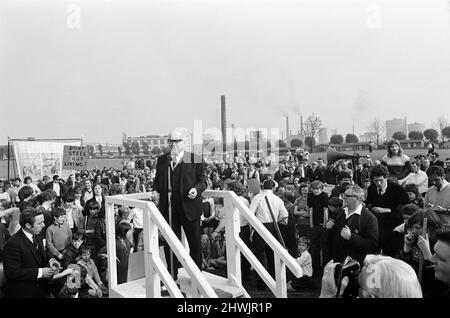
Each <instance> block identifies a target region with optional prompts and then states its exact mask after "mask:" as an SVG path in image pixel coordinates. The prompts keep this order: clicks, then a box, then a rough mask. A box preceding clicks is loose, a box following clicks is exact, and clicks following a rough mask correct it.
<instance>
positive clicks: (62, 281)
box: [49, 258, 78, 298]
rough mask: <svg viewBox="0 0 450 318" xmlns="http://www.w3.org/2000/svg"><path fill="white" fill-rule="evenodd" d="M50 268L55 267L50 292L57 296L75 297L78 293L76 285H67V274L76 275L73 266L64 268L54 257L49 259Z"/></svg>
mask: <svg viewBox="0 0 450 318" xmlns="http://www.w3.org/2000/svg"><path fill="white" fill-rule="evenodd" d="M49 265H50V268H51V269H53V273H54V274H53V276H52V278H51V280H50V293H51V295H52V296H53V297H55V298H74V297H75V295H76V294H77V293H78V288H77V286H76V285H70V283H69V285H70V286H68V285H67V279H68V277H67V276H70V275H76V274H75V269H74V268H73V267H68V268H66V269H65V270H63V271H62V272H61V270H62V267H61V264H60V263H59V262H58V261H57V260H56V259H54V258H51V259H50V260H49Z"/></svg>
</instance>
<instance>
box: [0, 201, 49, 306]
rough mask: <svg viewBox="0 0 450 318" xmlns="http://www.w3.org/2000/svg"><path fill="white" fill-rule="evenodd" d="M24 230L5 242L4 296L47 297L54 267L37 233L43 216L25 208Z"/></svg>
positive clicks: (21, 222)
mask: <svg viewBox="0 0 450 318" xmlns="http://www.w3.org/2000/svg"><path fill="white" fill-rule="evenodd" d="M19 223H20V226H21V229H20V230H19V231H18V232H17V233H16V234H14V235H13V236H12V237H11V238H10V239H9V240H8V241H7V242H6V244H5V249H4V271H5V278H6V282H5V297H7V298H44V297H47V296H48V295H49V281H48V279H49V278H50V277H52V275H53V270H52V269H51V268H49V267H48V266H47V258H46V255H45V251H44V246H43V244H42V239H41V238H39V236H38V234H39V233H40V232H41V230H42V229H43V228H44V215H43V214H42V213H39V212H38V211H37V210H36V209H35V208H31V207H29V208H26V209H25V210H24V211H23V212H22V213H21V215H20V221H19Z"/></svg>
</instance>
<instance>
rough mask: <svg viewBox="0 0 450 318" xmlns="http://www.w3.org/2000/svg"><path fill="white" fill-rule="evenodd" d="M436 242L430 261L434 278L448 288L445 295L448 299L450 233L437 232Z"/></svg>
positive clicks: (449, 289)
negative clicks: (432, 264) (432, 265)
mask: <svg viewBox="0 0 450 318" xmlns="http://www.w3.org/2000/svg"><path fill="white" fill-rule="evenodd" d="M436 239H437V242H436V244H434V254H433V256H432V257H431V261H432V262H433V263H434V276H435V277H436V279H438V280H440V281H441V282H443V283H444V284H445V285H447V286H448V290H447V293H446V295H443V296H446V297H447V298H449V297H450V231H438V232H437V233H436Z"/></svg>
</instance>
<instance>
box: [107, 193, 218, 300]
mask: <svg viewBox="0 0 450 318" xmlns="http://www.w3.org/2000/svg"><path fill="white" fill-rule="evenodd" d="M150 198H151V194H150V193H136V194H130V195H120V196H111V197H106V198H105V202H106V220H105V221H106V231H107V233H106V234H107V238H108V239H107V252H108V255H109V257H108V268H109V271H108V276H109V289H110V292H111V291H112V292H113V293H114V295H117V294H120V293H118V292H116V289H117V264H116V246H115V242H116V240H115V222H114V221H115V219H114V204H120V205H125V206H132V207H136V208H140V209H142V211H143V217H144V230H143V231H144V249H145V253H144V255H145V276H146V295H147V297H161V290H160V277H162V280H163V282H164V284H165V285H166V286H167V288H168V291H169V293H170V294H171V295H172V296H175V297H182V296H183V294H182V293H181V291H180V290H179V288H178V286H177V285H176V284H175V281H174V280H173V278H172V276H170V274H169V272H168V271H167V269H166V268H165V267H164V266H163V262H162V260H161V259H160V256H159V242H158V230H159V231H160V233H161V234H162V236H163V237H164V238H165V240H166V242H167V243H168V244H169V246H170V248H171V249H172V251H173V252H174V254H175V255H176V256H177V257H178V260H179V261H180V263H181V264H182V265H183V267H184V268H185V269H186V271H187V272H188V274H189V275H190V277H191V280H192V284H193V285H194V286H195V287H196V289H198V291H199V292H200V294H201V295H203V296H205V297H210V298H217V294H216V293H215V292H214V290H213V289H212V287H211V286H210V285H209V283H208V281H207V280H206V278H205V277H204V276H203V274H202V273H201V271H200V269H199V268H198V267H197V265H196V264H195V262H194V261H193V260H192V258H191V257H190V255H189V253H188V252H187V251H186V249H185V248H184V247H183V245H182V244H181V242H180V240H179V239H178V237H177V236H176V235H175V233H174V232H173V230H172V229H171V227H170V226H169V224H167V222H166V220H165V219H164V217H163V216H162V214H161V213H160V211H159V210H158V208H157V207H156V206H155V205H154V204H153V202H148V201H143V200H142V199H150ZM111 294H112V293H111Z"/></svg>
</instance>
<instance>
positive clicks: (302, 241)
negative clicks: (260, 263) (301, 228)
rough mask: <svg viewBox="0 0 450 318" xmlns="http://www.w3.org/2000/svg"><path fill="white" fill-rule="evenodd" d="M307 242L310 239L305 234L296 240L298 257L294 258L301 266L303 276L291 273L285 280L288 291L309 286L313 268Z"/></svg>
mask: <svg viewBox="0 0 450 318" xmlns="http://www.w3.org/2000/svg"><path fill="white" fill-rule="evenodd" d="M309 243H310V241H309V239H308V238H307V237H306V236H302V237H300V238H299V240H298V257H297V258H296V259H295V260H296V261H297V263H298V264H299V265H300V266H301V268H302V270H303V276H302V277H299V278H296V277H294V276H293V275H292V276H293V277H292V278H291V279H290V280H289V281H288V282H287V290H288V291H295V290H296V289H299V288H309V287H311V277H312V273H313V270H312V259H311V255H310V254H309V252H308V249H309ZM289 273H291V272H289Z"/></svg>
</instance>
